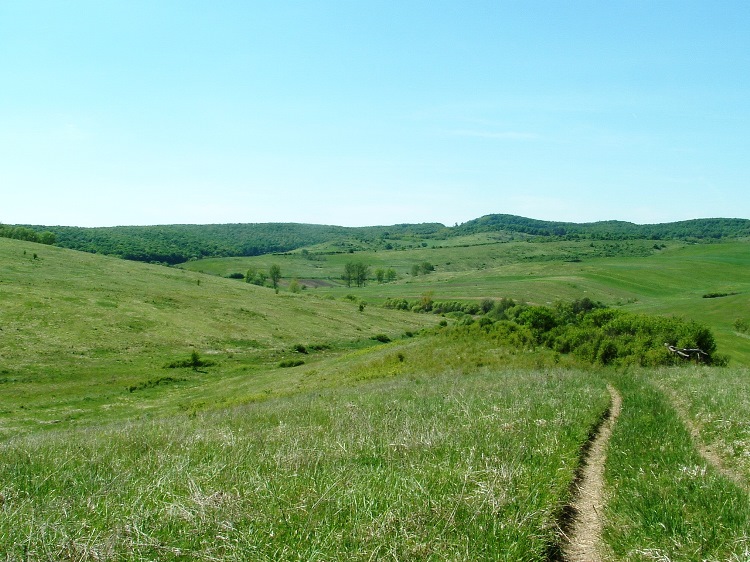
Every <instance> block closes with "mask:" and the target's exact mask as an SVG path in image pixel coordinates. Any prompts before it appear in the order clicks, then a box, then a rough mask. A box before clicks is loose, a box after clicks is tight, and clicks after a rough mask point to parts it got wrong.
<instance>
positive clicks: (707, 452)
mask: <svg viewBox="0 0 750 562" xmlns="http://www.w3.org/2000/svg"><path fill="white" fill-rule="evenodd" d="M667 395H668V398H669V399H670V402H671V403H672V406H673V407H674V409H675V412H677V416H678V417H679V418H680V419H681V420H682V423H684V424H685V427H686V428H687V430H688V432H689V433H690V436H691V437H692V439H693V442H694V443H695V448H696V449H697V450H698V453H699V454H700V456H701V457H703V460H705V461H706V462H707V463H708V464H709V465H711V466H713V467H714V468H715V469H716V471H717V472H719V473H720V474H721V475H722V476H724V477H725V478H728V479H729V480H731V481H732V482H734V483H735V484H737V485H738V486H739V487H740V488H742V489H743V490H745V491H746V492H750V483H748V481H747V479H746V478H745V477H744V476H743V475H742V474H741V473H740V472H738V471H736V470H734V469H733V468H731V467H729V466H727V463H726V462H725V461H724V459H722V457H721V455H720V454H719V453H717V452H716V450H715V448H714V447H713V446H712V445H710V444H708V443H707V442H706V441H705V440H704V439H703V437H702V436H701V428H700V426H699V425H698V424H696V423H695V422H694V421H693V420H692V419H691V417H690V415H689V414H688V411H687V406H686V405H685V404H684V403H683V401H682V399H681V398H680V396H679V395H678V394H676V393H675V392H667Z"/></svg>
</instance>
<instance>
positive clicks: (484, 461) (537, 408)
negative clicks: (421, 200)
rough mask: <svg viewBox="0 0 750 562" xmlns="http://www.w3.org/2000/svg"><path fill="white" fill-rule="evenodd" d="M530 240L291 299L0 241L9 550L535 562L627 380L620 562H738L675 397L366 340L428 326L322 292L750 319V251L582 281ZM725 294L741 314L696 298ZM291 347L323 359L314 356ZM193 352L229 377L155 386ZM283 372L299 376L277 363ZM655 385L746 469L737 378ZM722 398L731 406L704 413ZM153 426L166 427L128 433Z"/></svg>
mask: <svg viewBox="0 0 750 562" xmlns="http://www.w3.org/2000/svg"><path fill="white" fill-rule="evenodd" d="M525 244H527V243H525ZM530 246H531V248H530V251H531V252H532V253H535V255H536V257H535V258H534V259H531V260H523V259H522V260H520V261H519V259H518V256H516V257H515V258H512V259H511V258H508V259H507V261H502V260H503V259H506V258H504V257H503V256H504V255H503V254H502V252H501V250H502V249H503V247H498V248H497V249H496V250H497V252H496V253H492V252H487V254H486V255H487V258H488V260H489V259H492V261H491V262H490V263H491V264H492V265H490V264H489V263H485V264H484V265H482V264H481V263H475V262H472V261H471V260H476V259H478V257H479V256H480V248H461V249H458V250H456V249H434V250H424V251H429V252H442V251H446V252H453V253H451V254H446V256H447V258H448V259H447V260H446V261H448V260H450V261H451V262H452V263H451V264H450V265H449V266H448V265H445V263H444V266H445V267H451V268H452V269H453V271H441V269H440V268H438V271H437V272H436V273H434V274H432V275H429V276H424V277H423V276H420V277H417V278H416V279H414V280H412V279H410V278H406V279H404V280H402V281H400V282H398V283H395V284H392V285H386V286H377V285H371V286H370V287H367V288H365V289H362V290H356V289H347V288H344V287H333V288H330V289H327V288H320V289H308V291H307V293H306V294H305V295H302V296H298V295H290V294H284V293H283V292H282V294H280V295H275V294H274V293H273V291H271V290H268V289H261V288H256V287H254V286H250V285H247V284H245V283H241V282H237V281H232V280H227V279H221V278H217V277H209V276H205V275H200V274H196V273H192V272H188V271H179V270H174V269H166V268H161V267H153V266H144V265H140V264H134V263H129V262H123V261H119V260H111V259H106V258H101V257H99V256H90V255H86V254H78V253H75V252H68V251H62V250H59V249H55V248H48V247H41V246H37V245H34V244H25V243H21V242H15V241H3V240H0V260H1V263H2V265H3V268H2V271H1V272H0V306H1V308H0V311H1V312H0V314H2V317H0V327H1V328H2V332H0V338H2V339H1V340H0V380H2V390H3V392H2V394H0V400H2V402H0V404H1V405H0V422H1V423H2V425H1V426H0V428H2V435H3V437H4V440H3V441H2V442H0V470H1V471H2V473H1V474H0V476H2V477H1V478H0V483H1V484H0V508H2V510H3V512H4V516H5V517H4V518H3V519H2V523H0V525H4V527H2V529H0V531H1V532H0V537H2V540H4V541H5V542H4V543H2V545H0V552H2V551H6V552H5V553H6V554H9V556H10V559H19V560H20V559H23V557H27V558H28V557H29V556H30V557H31V558H30V559H35V558H41V557H46V558H49V557H52V558H58V559H66V558H68V559H77V560H86V559H126V560H127V559H132V560H137V559H143V558H160V559H186V558H201V557H202V558H205V559H210V558H212V557H223V558H225V559H227V558H229V559H249V558H252V559H260V560H262V559H269V560H270V559H290V560H292V559H299V558H300V557H301V556H306V557H308V558H313V557H316V556H317V557H319V558H320V557H322V558H326V559H353V558H356V556H361V557H362V556H363V553H364V557H363V559H367V558H368V557H369V556H371V555H372V556H375V557H378V556H380V557H387V556H391V557H395V558H397V559H425V560H428V559H434V560H437V559H444V553H445V552H449V553H450V556H452V557H453V558H455V559H477V560H480V559H498V558H500V557H502V556H504V557H505V559H509V560H513V559H518V560H529V559H540V558H543V557H544V556H545V549H546V548H547V547H548V545H549V541H550V540H554V537H555V532H554V531H555V529H554V527H555V526H554V518H555V516H556V513H557V511H558V509H559V507H560V505H562V503H563V502H564V501H565V500H566V498H567V483H569V480H570V477H571V476H572V468H573V466H574V459H575V456H576V454H577V451H578V449H579V447H580V445H581V443H582V440H583V439H585V436H586V433H587V431H588V430H589V429H590V427H591V425H592V423H593V422H594V420H595V419H596V418H597V417H598V416H600V415H601V412H602V410H603V408H604V406H605V404H606V391H605V389H604V384H605V380H606V379H607V378H613V379H614V381H615V383H616V384H618V386H619V387H620V390H621V391H622V392H623V394H624V396H625V398H626V411H629V412H630V417H628V416H627V415H626V414H625V413H624V414H623V417H622V419H621V426H620V429H617V428H616V430H615V431H616V433H615V436H613V441H612V443H613V452H612V456H611V458H612V459H613V460H612V463H611V465H610V466H608V469H607V470H608V482H609V485H610V486H611V488H610V493H611V494H614V496H615V499H614V500H613V501H612V503H611V504H610V506H609V508H608V510H609V511H608V513H609V515H608V517H609V520H610V526H609V527H608V534H607V539H608V541H609V543H610V547H611V548H612V551H613V553H614V555H615V557H616V558H617V559H625V560H627V559H644V560H646V559H652V558H653V556H657V555H658V556H671V558H670V559H675V560H676V559H684V560H692V559H702V558H705V557H706V556H708V557H709V559H710V558H711V556H714V557H715V556H719V557H722V559H730V558H728V557H730V556H735V557H736V559H741V558H740V556H741V555H742V554H743V553H745V555H746V545H747V536H746V533H745V529H746V526H747V521H749V520H750V514H748V513H747V510H745V509H744V508H743V509H742V510H739V509H732V508H731V506H732V505H738V504H737V502H738V501H741V498H742V497H743V496H742V494H741V493H738V490H737V489H736V487H733V486H734V485H733V484H730V483H727V481H726V479H724V478H722V477H720V476H718V475H716V474H714V472H713V471H712V470H711V468H710V467H708V468H706V467H705V465H704V463H702V461H700V460H698V459H697V458H696V457H695V451H694V450H693V449H692V448H691V444H690V440H689V438H688V439H686V436H687V432H686V431H685V429H684V428H681V426H680V424H679V423H678V422H676V421H675V416H674V414H673V413H672V412H671V411H670V409H669V405H668V403H667V400H666V398H659V397H656V396H654V394H653V393H652V392H650V391H649V390H648V386H646V385H645V382H644V381H643V380H641V379H640V376H641V375H638V378H635V377H634V378H633V379H632V380H630V379H629V378H628V377H627V376H622V377H619V378H618V377H617V376H616V375H615V374H614V373H611V372H608V371H604V372H602V373H598V372H580V371H575V370H565V371H564V370H556V369H553V368H551V366H552V365H553V363H554V361H555V359H556V358H555V357H554V356H553V354H551V353H547V352H544V351H541V352H533V353H532V352H525V351H522V350H512V349H502V348H498V347H497V346H496V345H495V344H494V343H493V342H491V341H483V340H481V338H468V339H463V340H461V339H453V338H451V337H450V336H447V335H443V334H442V333H438V334H437V335H434V336H426V337H420V338H414V339H403V340H400V341H397V342H394V343H392V344H387V345H378V346H373V345H372V342H370V341H369V339H368V337H369V336H370V335H371V334H372V333H376V332H387V333H389V334H391V335H392V336H395V335H398V334H400V333H402V332H403V331H404V330H406V329H415V328H416V327H418V326H419V325H421V324H420V323H424V322H432V323H434V322H435V321H436V320H437V318H435V317H430V316H429V315H416V314H401V315H399V314H395V313H392V312H391V311H385V310H380V309H378V308H377V307H375V306H372V305H371V306H368V307H366V309H365V311H364V312H363V313H361V314H360V313H359V312H358V309H357V306H356V304H355V303H352V302H348V301H342V300H341V299H338V300H328V299H323V298H321V299H317V298H315V297H316V295H317V296H325V295H326V294H329V295H331V296H341V295H344V294H346V293H353V294H356V295H357V296H358V297H364V298H366V299H367V300H370V301H372V302H373V303H374V302H375V301H376V300H377V299H379V298H383V294H384V293H385V294H386V296H387V292H388V291H394V296H403V295H404V291H412V292H413V293H414V295H415V296H418V295H419V294H421V293H422V292H424V291H428V290H433V291H434V292H435V297H436V298H459V297H461V296H465V295H466V293H469V297H470V298H481V297H485V296H490V297H496V296H513V297H514V298H519V299H520V298H524V299H525V300H531V301H535V302H541V301H542V300H555V298H562V297H558V296H557V295H563V296H567V295H572V297H573V298H575V297H580V296H584V295H586V296H591V297H592V298H599V299H601V300H604V301H606V302H610V303H612V302H617V301H618V300H619V301H621V302H622V303H623V305H624V306H628V307H632V308H639V309H641V310H650V311H653V312H662V313H674V312H680V311H682V312H681V313H683V314H687V313H695V314H698V312H700V311H701V310H703V309H702V308H701V307H706V310H711V311H713V314H714V318H716V319H717V320H716V321H718V318H719V317H720V316H721V315H722V314H723V315H726V316H728V319H727V320H726V322H731V320H732V319H733V318H734V317H736V316H743V315H744V316H746V317H747V315H746V314H745V313H746V312H747V308H746V307H747V299H743V298H742V297H743V295H744V294H747V293H746V291H747V273H746V272H745V270H746V267H745V264H746V263H747V261H748V260H747V257H748V249H747V246H746V245H743V244H740V243H728V244H721V245H715V246H677V245H675V246H673V247H671V248H669V249H667V250H666V251H662V252H659V253H657V254H655V255H653V256H650V257H635V256H633V257H622V256H619V257H616V258H605V257H601V256H600V257H596V258H594V257H592V258H590V259H585V260H584V261H582V262H576V263H565V262H561V261H560V259H559V257H558V258H557V260H555V259H552V258H555V257H556V256H562V254H563V253H565V252H570V251H572V250H574V249H575V248H571V247H570V246H563V245H560V246H559V247H557V248H555V247H554V246H548V245H539V246H537V245H530ZM542 246H543V247H542ZM589 248H590V246H589ZM484 249H485V250H487V249H490V248H487V247H484ZM517 249H518V251H519V252H521V251H522V248H521V247H520V246H517ZM594 249H596V248H594ZM24 251H25V252H26V253H25V254H24ZM424 251H419V252H416V253H414V254H412V255H410V256H408V259H403V258H402V259H403V261H402V264H403V267H404V268H405V267H406V266H407V263H408V260H412V259H419V258H423V259H424V255H425V254H424V253H423V252H424ZM542 251H543V253H546V254H547V255H543V256H542V255H539V253H540V252H542ZM34 252H37V253H38V259H34V257H33V253H34ZM554 252H556V253H555V255H554V256H552V255H550V254H551V253H554ZM378 254H381V252H378ZM398 254H406V252H398ZM433 255H437V254H434V253H433ZM493 256H494V257H493ZM279 257H282V256H273V257H271V258H270V259H276V258H279ZM340 257H341V258H343V259H346V258H347V257H348V258H351V256H347V255H342V256H340ZM354 257H359V254H354ZM464 257H465V258H466V259H465V260H463V261H461V260H462V258H464ZM296 259H304V258H302V257H301V256H300V258H296ZM385 259H388V257H387V256H386V258H384V260H385ZM514 259H515V260H516V261H515V263H514V261H513V260H514ZM454 260H455V261H454ZM308 261H309V260H308ZM341 263H344V262H343V261H342V262H341ZM434 263H437V262H434ZM283 267H284V265H283V264H282V268H283ZM441 267H443V266H441ZM198 281H200V284H199V283H198ZM398 291H401V292H400V293H399V292H398ZM452 291H454V292H452ZM514 291H517V293H514ZM719 291H727V292H732V291H737V292H739V293H741V294H740V295H737V296H735V297H724V298H720V299H702V298H701V297H702V294H704V293H705V292H719ZM524 295H536V296H535V297H532V298H527V297H525V296H524ZM628 301H630V302H629V303H628ZM691 311H692V312H691ZM707 317H711V315H707ZM730 335H731V334H730ZM735 337H736V336H735ZM737 339H738V340H742V339H743V338H739V337H737ZM727 341H730V340H727ZM295 343H303V344H305V345H307V346H308V347H310V348H311V347H312V345H311V344H315V343H325V344H330V345H331V346H332V347H331V349H327V350H322V351H318V352H314V353H310V354H309V355H304V356H301V355H300V354H293V353H292V352H291V349H292V346H293V345H294V344H295ZM191 349H198V350H199V351H200V352H201V354H202V355H203V356H204V357H206V358H210V359H212V360H214V361H215V362H216V365H215V366H213V367H208V368H205V369H200V370H198V371H192V370H190V369H180V370H165V369H163V368H162V366H163V364H164V363H166V362H167V361H171V360H174V359H182V358H187V356H188V355H189V351H190V350H191ZM738 349H740V348H738ZM725 350H726V348H725ZM740 350H741V349H740ZM292 356H294V357H302V358H303V359H304V360H305V361H306V364H305V365H304V366H302V367H298V368H295V369H278V368H277V365H278V362H279V361H280V360H281V359H284V358H289V357H292ZM562 359H563V363H565V362H566V361H567V358H565V357H563V358H562ZM516 366H522V367H524V368H522V369H516V368H515V367H516ZM528 367H532V369H529V368H528ZM643 376H646V377H649V376H653V378H654V380H656V381H657V383H656V384H657V385H663V384H666V383H665V382H664V381H667V380H668V381H669V385H670V387H671V388H683V387H684V388H685V389H686V390H687V391H688V392H689V396H688V397H686V400H688V401H690V404H692V405H691V406H689V407H688V408H687V409H688V411H689V413H690V415H692V416H694V417H696V418H697V421H698V422H699V423H698V425H701V426H702V428H703V429H704V430H705V440H706V441H707V442H710V443H713V444H715V445H716V448H717V450H719V451H721V452H722V454H724V455H725V456H726V457H728V460H729V462H728V464H729V465H730V466H732V467H734V468H736V469H737V470H738V471H739V472H741V473H742V474H744V475H747V472H746V470H747V465H746V463H745V461H744V459H745V458H746V454H747V434H746V432H745V429H744V428H745V425H746V420H745V417H746V416H744V417H743V416H738V415H737V413H736V412H737V411H738V408H739V409H741V408H742V407H743V405H744V403H745V396H746V385H745V384H744V380H746V379H747V373H746V372H745V371H742V370H739V371H737V370H720V369H719V370H714V369H707V370H705V371H704V370H699V371H691V370H684V371H683V370H667V371H665V372H664V374H661V373H655V374H653V375H650V374H648V373H646V374H645V375H643ZM164 377H172V378H174V379H185V380H172V381H168V380H163V379H164ZM727 377H729V378H730V379H727ZM159 379H162V380H161V382H162V383H163V384H156V385H154V386H151V387H149V385H148V384H145V385H144V384H143V383H148V381H154V380H156V381H159ZM727 380H736V384H733V385H728V384H727V382H726V381H727ZM706 381H708V383H707V382H706ZM685 382H687V385H685ZM167 383H168V384H167ZM128 385H136V386H138V385H141V388H139V389H138V390H137V391H135V392H128V391H127V390H126V386H128ZM704 387H705V388H704ZM722 389H726V390H727V392H725V393H723V394H722ZM713 395H715V396H721V399H720V400H718V399H717V401H716V402H715V403H711V404H710V405H709V406H708V407H704V405H703V404H704V402H705V398H706V397H707V396H713ZM274 396H285V397H282V398H277V399H274ZM253 402H259V403H253ZM237 404H243V405H241V406H238V407H236V408H229V409H226V410H220V409H217V411H215V412H213V413H200V412H199V413H196V412H198V411H199V410H202V409H205V407H206V406H231V405H237ZM156 411H158V412H159V413H160V414H164V415H163V416H161V415H160V416H159V417H160V419H159V420H158V421H153V422H152V421H147V420H140V421H139V420H138V419H137V418H139V417H141V416H142V415H147V416H149V417H153V413H154V412H156ZM167 414H171V415H167ZM122 418H126V419H127V420H130V421H127V422H122V421H118V420H119V419H122ZM729 419H731V420H733V424H734V425H731V426H730V427H727V426H726V423H725V422H726V420H729ZM51 421H59V422H60V423H56V424H51V425H48V424H47V423H45V422H51ZM667 422H668V423H667ZM700 422H702V423H700ZM99 426H101V427H99ZM40 428H54V429H55V430H54V431H39V429H40ZM19 429H22V430H23V431H22V432H19ZM35 429H36V431H32V430H35ZM19 433H20V434H19ZM670 443H671V444H672V445H671V446H669V447H667V446H666V445H665V444H670ZM402 445H403V446H402ZM633 451H638V452H640V453H642V455H641V457H638V460H636V457H635V456H634V454H635V453H633ZM644 471H645V474H647V475H648V476H649V477H648V478H645V477H644V476H643V475H644ZM705 475H708V476H709V478H706V477H705ZM321 483H322V484H321ZM118 490H119V491H118ZM670 498H678V500H679V501H676V502H672V503H670ZM727 506H729V509H728V508H727ZM61 514H62V515H61ZM660 514H662V515H660ZM661 529H663V531H662V530H661ZM695 529H700V533H697V532H695V531H694V530H695ZM420 537H428V538H429V541H427V540H422V539H421V538H420ZM467 538H468V540H467ZM707 541H708V542H710V543H711V544H713V545H716V546H715V547H710V545H709V547H707V546H706V544H707ZM24 547H26V548H28V556H27V555H26V554H24V550H23V549H24ZM436 549H437V550H436ZM513 549H516V554H512V552H513ZM701 549H702V550H701ZM699 550H700V552H699ZM695 553H698V554H695ZM652 555H653V556H652ZM14 557H15V558H14ZM337 557H338V558H337Z"/></svg>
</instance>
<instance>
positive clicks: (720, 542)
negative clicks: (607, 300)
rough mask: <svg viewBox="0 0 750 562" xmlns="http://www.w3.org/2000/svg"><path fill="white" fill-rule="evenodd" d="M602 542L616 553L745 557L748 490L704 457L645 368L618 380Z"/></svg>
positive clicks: (749, 543)
mask: <svg viewBox="0 0 750 562" xmlns="http://www.w3.org/2000/svg"><path fill="white" fill-rule="evenodd" d="M616 384H617V385H618V388H619V390H620V392H621V394H622V397H623V406H622V413H621V415H620V417H619V419H618V422H617V426H616V427H615V431H614V433H613V435H612V438H611V440H610V444H609V453H608V458H607V466H606V480H607V485H608V487H609V503H608V506H607V509H606V522H607V524H606V527H605V535H604V538H605V541H606V543H607V546H608V547H609V548H610V549H611V551H612V553H613V559H614V560H671V561H677V560H685V561H687V560H746V559H747V556H748V554H750V533H749V532H748V529H750V503H749V502H748V496H747V491H746V490H744V489H742V488H741V487H739V486H738V485H737V484H735V483H734V482H733V481H732V480H730V479H728V478H726V477H724V476H722V475H721V474H720V473H719V471H718V470H716V469H715V468H714V467H712V466H711V465H710V464H709V463H707V461H706V460H705V459H703V458H702V457H701V456H700V455H699V454H698V452H697V450H696V448H695V447H694V444H693V441H692V439H691V437H690V434H689V432H688V431H687V429H686V428H685V426H684V424H683V423H682V421H681V420H680V418H679V416H678V415H677V413H676V412H675V410H674V409H673V408H672V407H671V405H670V404H669V402H668V400H667V399H666V397H665V396H664V395H663V394H662V393H660V392H659V391H658V390H657V389H656V388H654V387H653V386H651V385H650V384H649V383H648V382H646V381H645V380H644V379H643V378H642V377H641V376H640V375H633V376H629V375H623V376H620V377H618V378H617V379H616Z"/></svg>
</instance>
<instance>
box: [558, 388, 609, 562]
mask: <svg viewBox="0 0 750 562" xmlns="http://www.w3.org/2000/svg"><path fill="white" fill-rule="evenodd" d="M607 388H608V390H609V393H610V395H611V396H612V403H611V404H610V407H609V412H608V414H607V417H606V418H605V419H604V422H603V423H602V425H601V427H600V428H599V431H598V433H597V434H596V435H595V436H594V438H593V440H592V441H591V443H590V446H589V449H588V452H587V454H586V457H585V459H584V461H583V462H584V464H583V469H582V470H581V471H580V473H579V475H578V477H577V479H576V483H575V487H576V494H575V498H574V500H573V504H572V506H571V507H572V515H573V521H572V523H571V524H570V526H569V531H568V537H567V539H568V540H567V542H566V544H565V545H564V546H563V559H564V560H566V561H567V562H578V561H581V562H584V561H585V562H600V561H601V560H602V557H601V535H602V514H603V508H604V463H605V461H606V459H607V444H608V443H609V438H610V436H611V435H612V428H613V427H614V425H615V421H616V420H617V416H619V415H620V409H621V408H622V397H621V396H620V394H619V393H618V392H617V390H615V389H614V388H613V387H612V386H608V387H607Z"/></svg>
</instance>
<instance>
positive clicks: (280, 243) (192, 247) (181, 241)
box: [0, 214, 750, 265]
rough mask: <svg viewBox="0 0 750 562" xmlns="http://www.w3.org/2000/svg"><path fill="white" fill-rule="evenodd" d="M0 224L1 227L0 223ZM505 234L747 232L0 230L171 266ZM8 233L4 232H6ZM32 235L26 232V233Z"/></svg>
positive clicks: (689, 232)
mask: <svg viewBox="0 0 750 562" xmlns="http://www.w3.org/2000/svg"><path fill="white" fill-rule="evenodd" d="M0 226H2V225H0ZM488 232H505V233H515V234H522V235H525V236H529V237H533V238H537V239H539V240H540V241H541V240H545V239H561V238H562V239H569V240H577V239H592V240H635V239H648V240H669V239H672V240H695V241H707V240H708V241H710V240H718V239H723V238H741V237H750V220H747V219H724V218H714V219H695V220H688V221H680V222H672V223H664V224H646V225H639V224H634V223H630V222H623V221H602V222H593V223H572V222H552V221H542V220H536V219H530V218H525V217H519V216H515V215H503V214H493V215H486V216H483V217H480V218H478V219H474V220H471V221H469V222H466V223H464V224H461V225H456V226H454V227H446V226H444V225H442V224H439V223H425V224H399V225H391V226H370V227H343V226H330V225H316V224H299V223H253V224H210V225H162V226H116V227H101V228H80V227H68V226H29V225H23V226H15V227H9V226H6V227H2V228H0V236H3V235H5V236H7V237H19V236H18V235H19V234H23V235H24V237H25V239H27V240H30V239H31V238H30V236H32V235H33V234H34V233H37V234H38V236H39V238H40V240H41V239H42V238H43V239H44V240H46V241H47V242H48V243H49V242H50V241H54V243H55V245H57V246H60V247H63V248H70V249H74V250H81V251H85V252H90V253H99V254H106V255H113V256H118V257H121V258H124V259H128V260H135V261H143V262H155V263H167V264H172V265H173V264H177V263H183V262H186V261H189V260H192V259H201V258H206V257H232V256H257V255H262V254H270V253H279V252H289V251H292V250H297V249H300V248H306V247H312V246H317V247H324V248H325V250H326V251H329V252H337V251H338V252H346V251H357V250H380V249H383V250H390V249H398V248H404V247H417V246H419V244H420V243H421V242H422V241H424V240H430V239H432V240H434V239H448V238H451V237H456V236H466V235H471V234H478V233H488ZM4 233H5V234H4ZM14 233H15V235H16V236H11V235H12V234H14ZM32 237H33V236H32Z"/></svg>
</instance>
